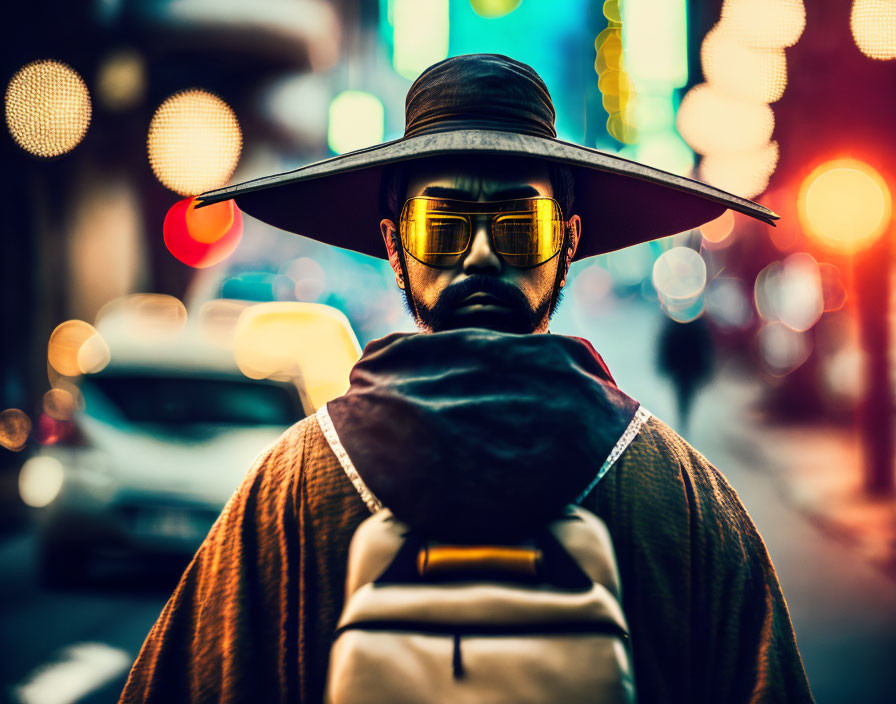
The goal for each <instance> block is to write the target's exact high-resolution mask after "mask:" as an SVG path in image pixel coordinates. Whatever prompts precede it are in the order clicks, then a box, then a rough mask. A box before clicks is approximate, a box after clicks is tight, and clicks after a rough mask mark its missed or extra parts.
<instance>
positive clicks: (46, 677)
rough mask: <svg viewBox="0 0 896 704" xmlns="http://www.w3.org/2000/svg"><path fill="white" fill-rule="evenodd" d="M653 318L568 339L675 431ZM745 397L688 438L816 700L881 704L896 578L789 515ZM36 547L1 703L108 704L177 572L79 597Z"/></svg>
mask: <svg viewBox="0 0 896 704" xmlns="http://www.w3.org/2000/svg"><path fill="white" fill-rule="evenodd" d="M661 322H662V318H661V316H660V315H659V314H658V313H657V311H655V310H654V309H652V308H651V307H650V306H648V305H646V304H644V303H643V302H640V303H630V302H619V303H618V304H617V305H615V306H614V307H613V308H612V309H610V310H608V311H607V312H606V313H605V314H604V315H602V316H600V317H598V318H595V319H594V320H593V322H592V327H591V329H589V330H587V331H581V330H580V331H579V334H586V335H587V336H589V337H590V338H591V339H592V341H593V342H594V344H595V346H596V347H597V349H598V351H599V352H600V353H601V354H602V356H603V357H604V359H605V361H606V362H607V364H608V365H609V367H610V369H611V371H612V372H613V374H614V375H615V377H616V380H617V382H618V383H619V385H620V387H621V388H623V389H624V390H626V391H627V392H629V393H630V394H631V395H632V396H634V397H635V398H638V399H639V400H640V401H641V402H642V403H643V404H644V405H645V406H646V407H647V408H649V409H650V410H651V411H652V412H654V413H655V414H656V415H657V416H659V417H660V418H661V419H665V420H667V421H668V422H670V424H672V425H673V426H674V425H675V423H676V421H675V412H674V396H673V393H672V389H671V386H670V385H669V384H668V383H667V382H666V381H664V380H663V379H661V378H660V377H659V376H658V375H657V374H656V372H655V371H653V370H654V369H655V366H654V364H653V356H654V355H655V340H656V336H657V334H658V332H659V328H660V324H661ZM562 328H563V326H562V324H561V325H558V326H556V327H555V328H554V332H557V333H562V332H564V330H563V329H562ZM756 398H757V389H756V387H755V385H753V384H751V383H749V382H747V381H745V380H743V379H739V378H738V377H737V376H736V375H735V374H733V373H731V372H730V371H729V372H723V373H722V374H721V375H720V376H718V377H717V378H716V379H714V380H713V381H712V382H711V383H710V385H709V386H708V387H706V388H705V390H704V391H703V392H702V393H701V395H700V396H699V397H698V400H697V402H696V405H695V407H694V416H693V418H692V423H691V427H692V428H693V430H692V432H691V433H690V434H689V435H688V436H687V437H688V439H689V441H690V442H691V443H692V444H693V445H694V446H695V447H697V448H698V449H699V450H700V451H701V452H703V454H705V455H706V456H707V457H708V458H709V459H710V461H712V462H713V463H714V464H715V465H716V466H717V467H718V468H719V469H720V470H721V471H722V472H723V473H724V474H725V476H726V477H727V478H728V480H729V481H730V482H731V484H732V485H733V486H734V487H735V489H736V490H737V492H738V494H739V495H740V497H741V499H742V500H743V502H744V504H745V505H746V507H747V509H748V510H749V512H750V514H751V516H752V518H753V520H754V521H755V523H756V525H757V526H758V528H759V531H760V533H761V535H762V536H763V538H764V539H765V541H766V544H767V546H768V549H769V553H770V554H771V557H772V561H773V562H774V564H775V565H776V568H777V570H778V574H779V577H780V579H781V584H782V587H783V589H784V594H785V597H786V598H787V602H788V605H789V608H790V612H791V617H792V619H793V623H794V627H795V630H796V635H797V641H798V644H799V646H800V651H801V653H802V656H803V661H804V664H805V666H806V670H807V673H808V676H809V681H810V684H811V685H812V687H813V693H814V694H815V697H816V699H817V701H818V702H819V704H838V703H841V702H842V703H846V702H859V701H861V702H881V703H884V702H890V701H892V698H893V695H894V693H896V671H894V669H893V668H892V657H893V653H894V652H896V581H894V580H893V579H892V578H889V577H887V576H885V575H884V572H883V570H881V569H880V568H877V567H874V566H873V565H872V564H870V562H869V561H868V560H867V559H865V558H863V557H862V555H861V554H859V553H858V552H857V551H856V550H854V549H853V548H851V547H850V545H849V544H848V543H844V542H842V541H840V540H838V539H837V538H836V537H834V536H833V535H832V534H831V533H830V532H826V531H825V530H823V529H822V527H821V526H819V525H818V524H817V523H816V522H813V521H812V520H810V519H809V518H807V516H806V515H805V514H804V513H803V512H802V511H801V510H799V507H798V506H797V505H796V504H795V503H794V499H793V496H792V495H791V494H790V492H789V491H788V490H787V489H786V487H785V485H784V484H783V483H782V482H783V479H784V475H783V474H782V473H783V472H786V471H788V468H792V467H795V466H798V465H799V464H800V463H801V461H802V459H801V457H800V456H799V455H798V453H792V454H791V455H790V456H788V455H787V454H782V453H781V448H782V447H786V443H782V439H785V440H786V439H787V437H788V436H791V443H790V447H791V448H793V447H794V444H793V441H792V436H794V435H797V436H798V434H799V431H794V430H787V429H782V428H780V427H775V426H771V427H764V426H763V425H761V424H759V423H758V422H756V421H752V422H744V420H743V419H745V418H746V419H748V418H751V417H754V416H755V414H751V412H750V406H751V405H752V404H754V403H755V402H756ZM770 438H772V439H770ZM795 447H797V448H799V447H801V445H800V444H799V443H797V445H796V446H795ZM791 452H792V449H791ZM838 470H839V471H842V472H843V473H858V471H859V468H858V467H857V466H842V467H839V468H838ZM807 488H808V489H811V487H807ZM34 547H35V544H34V538H33V536H32V535H30V534H28V533H20V534H17V535H12V536H6V537H5V538H4V539H3V541H2V543H0V573H2V574H3V575H4V579H3V581H2V583H0V593H2V597H3V602H2V603H3V607H2V618H0V649H2V651H3V652H4V654H5V655H4V658H3V659H2V662H0V677H2V682H3V687H4V693H5V696H6V698H7V701H9V702H15V703H16V704H19V703H25V704H27V703H28V702H37V701H41V702H91V703H94V704H100V703H101V702H114V701H116V698H117V696H118V693H119V691H120V689H121V687H122V686H123V684H124V677H125V676H126V673H127V669H128V668H129V666H130V663H131V661H132V659H133V658H134V657H135V656H136V653H137V651H138V649H139V647H140V644H141V643H142V640H143V638H144V637H145V635H146V633H147V632H148V631H149V628H150V627H151V626H152V624H153V622H154V621H155V619H156V618H157V616H158V614H159V612H160V611H161V608H162V606H163V605H164V602H165V600H166V598H167V595H168V593H169V592H170V591H171V589H172V588H173V586H174V584H175V583H176V580H177V577H178V575H179V570H180V568H182V567H183V566H184V563H183V562H167V563H160V564H158V565H157V564H154V563H148V564H147V565H145V566H144V567H142V568H141V567H139V566H135V565H133V564H132V565H130V566H129V567H124V568H121V567H119V568H117V569H116V568H115V567H114V566H113V567H108V568H107V571H106V572H104V573H101V574H98V575H97V579H96V580H95V581H94V582H92V583H91V584H89V585H87V586H85V587H82V588H78V589H73V590H46V589H44V588H42V587H40V586H39V584H38V581H37V574H36V568H35V563H34V555H33V550H34ZM23 634H28V638H23V637H22V635H23ZM79 648H80V650H79ZM42 686H43V687H45V688H46V689H45V691H55V690H53V687H54V686H56V687H62V688H64V689H65V691H71V692H73V693H74V692H77V691H83V695H82V696H74V694H73V695H72V696H71V697H66V696H65V695H63V694H62V693H61V692H62V689H60V690H59V691H60V693H59V694H57V695H55V698H53V697H49V698H41V697H40V696H39V695H29V694H28V693H29V692H39V690H40V687H42ZM29 687H30V688H31V689H29ZM79 688H80V689H79Z"/></svg>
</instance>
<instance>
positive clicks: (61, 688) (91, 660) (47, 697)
mask: <svg viewBox="0 0 896 704" xmlns="http://www.w3.org/2000/svg"><path fill="white" fill-rule="evenodd" d="M132 660H133V658H132V657H131V656H130V655H129V654H128V653H127V652H125V651H124V650H120V649H118V648H113V647H111V646H109V645H105V644H104V643H75V644H74V645H69V646H67V647H65V648H63V649H62V650H61V651H60V652H59V656H58V657H57V658H56V659H55V660H54V661H53V662H50V663H47V664H45V665H41V666H40V667H39V668H37V669H36V670H35V671H34V672H33V673H32V674H31V675H30V676H29V677H28V679H27V680H26V681H25V682H23V683H22V684H20V685H18V686H16V687H15V689H14V690H13V696H14V697H15V699H16V701H18V702H19V703H20V704H73V703H74V702H77V701H78V700H79V699H81V698H82V697H83V696H84V695H86V694H88V693H90V692H92V691H94V690H96V689H99V688H100V687H102V686H103V685H104V684H107V683H108V682H110V681H111V680H112V679H114V678H115V677H117V676H118V675H120V674H121V673H122V672H124V671H125V670H127V668H128V667H130V665H131V661H132Z"/></svg>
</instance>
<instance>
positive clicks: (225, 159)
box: [146, 90, 243, 196]
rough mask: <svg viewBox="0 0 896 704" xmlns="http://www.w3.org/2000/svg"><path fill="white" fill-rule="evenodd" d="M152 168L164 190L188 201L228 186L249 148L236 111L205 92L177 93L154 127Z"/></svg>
mask: <svg viewBox="0 0 896 704" xmlns="http://www.w3.org/2000/svg"><path fill="white" fill-rule="evenodd" d="M146 144H147V151H148V153H149V164H150V166H151V167H152V170H153V173H155V175H156V178H158V179H159V181H161V183H162V185H164V186H166V187H167V188H170V189H171V190H172V191H174V192H175V193H179V194H180V195H182V196H193V195H196V194H197V193H202V192H204V191H208V190H211V189H213V188H218V187H220V186H223V185H224V184H225V183H226V182H227V180H228V179H229V178H230V177H231V176H232V175H233V172H234V170H235V169H236V165H237V162H239V159H240V151H241V150H242V146H243V137H242V132H241V131H240V125H239V122H237V119H236V115H235V114H234V113H233V110H231V108H230V106H229V105H228V104H227V103H225V102H224V101H223V100H221V99H220V98H219V97H217V96H216V95H212V94H211V93H208V92H206V91H204V90H188V91H184V92H181V93H175V94H174V95H172V96H171V97H170V98H168V99H167V100H166V101H165V102H164V103H162V104H161V105H160V106H159V108H158V109H157V110H156V112H155V115H153V118H152V121H151V122H150V124H149V135H148V137H147V142H146Z"/></svg>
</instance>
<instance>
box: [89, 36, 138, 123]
mask: <svg viewBox="0 0 896 704" xmlns="http://www.w3.org/2000/svg"><path fill="white" fill-rule="evenodd" d="M96 92H97V96H98V97H99V99H100V100H101V101H102V102H103V104H104V105H105V106H106V107H107V108H109V109H110V110H126V109H127V108H131V107H134V106H135V105H137V104H138V103H139V102H140V101H141V100H142V99H143V96H144V95H145V93H146V64H145V62H144V61H143V57H142V56H141V55H140V54H139V53H137V52H136V51H134V50H132V49H122V50H119V51H115V52H113V53H111V54H109V55H108V56H107V57H106V58H105V59H103V62H102V63H101V64H100V67H99V69H98V70H97V74H96Z"/></svg>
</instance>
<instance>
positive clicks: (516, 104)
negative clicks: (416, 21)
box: [404, 54, 557, 139]
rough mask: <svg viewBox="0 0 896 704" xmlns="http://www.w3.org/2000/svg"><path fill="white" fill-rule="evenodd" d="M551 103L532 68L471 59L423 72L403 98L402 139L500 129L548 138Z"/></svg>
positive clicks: (493, 57) (552, 132)
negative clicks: (439, 133) (451, 131)
mask: <svg viewBox="0 0 896 704" xmlns="http://www.w3.org/2000/svg"><path fill="white" fill-rule="evenodd" d="M554 118H555V115H554V104H553V102H551V95H550V93H549V92H548V87H547V86H546V85H545V84H544V81H543V80H541V76H539V75H538V74H537V73H535V71H534V70H533V69H532V67H531V66H527V65H526V64H524V63H522V62H520V61H515V60H514V59H511V58H510V57H509V56H504V55H502V54H470V55H466V56H454V57H452V58H450V59H445V60H444V61H439V62H438V63H436V64H433V65H432V66H430V67H429V68H428V69H426V70H425V71H424V72H423V73H421V74H420V76H419V77H418V78H417V80H415V81H414V83H413V85H412V86H411V87H410V89H409V90H408V94H407V98H406V99H405V128H404V135H405V137H415V136H417V135H421V134H431V133H433V132H443V131H446V130H451V129H458V130H462V129H482V130H505V131H507V132H518V133H520V134H528V135H533V136H537V137H547V138H548V139H551V138H553V137H556V136H557V130H556V129H555V128H554Z"/></svg>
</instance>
